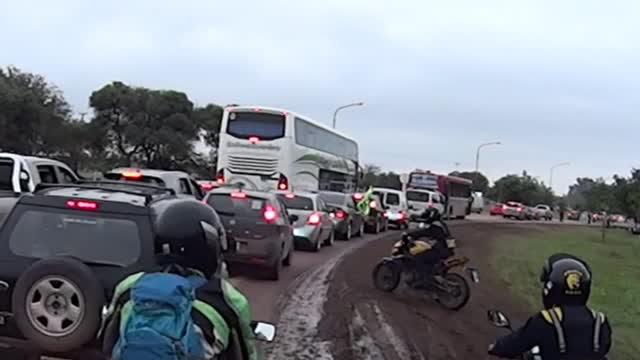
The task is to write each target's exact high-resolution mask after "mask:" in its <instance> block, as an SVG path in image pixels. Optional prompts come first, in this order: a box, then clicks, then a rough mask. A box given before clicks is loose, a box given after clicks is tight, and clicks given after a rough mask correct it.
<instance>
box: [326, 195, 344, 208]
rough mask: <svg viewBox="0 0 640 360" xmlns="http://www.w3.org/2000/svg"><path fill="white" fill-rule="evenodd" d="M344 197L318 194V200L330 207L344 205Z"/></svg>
mask: <svg viewBox="0 0 640 360" xmlns="http://www.w3.org/2000/svg"><path fill="white" fill-rule="evenodd" d="M345 196H346V195H344V194H327V193H324V194H320V199H322V201H324V202H326V203H327V204H331V205H340V206H342V205H344V198H345Z"/></svg>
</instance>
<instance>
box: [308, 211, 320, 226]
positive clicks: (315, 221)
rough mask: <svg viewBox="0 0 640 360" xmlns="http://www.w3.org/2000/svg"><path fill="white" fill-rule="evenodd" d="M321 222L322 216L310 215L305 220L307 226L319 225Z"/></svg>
mask: <svg viewBox="0 0 640 360" xmlns="http://www.w3.org/2000/svg"><path fill="white" fill-rule="evenodd" d="M321 220H322V216H321V215H320V214H318V213H312V214H311V215H309V218H308V219H307V224H309V225H319V224H320V221H321Z"/></svg>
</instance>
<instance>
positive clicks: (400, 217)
mask: <svg viewBox="0 0 640 360" xmlns="http://www.w3.org/2000/svg"><path fill="white" fill-rule="evenodd" d="M396 218H397V219H398V220H402V219H404V211H400V212H398V216H396Z"/></svg>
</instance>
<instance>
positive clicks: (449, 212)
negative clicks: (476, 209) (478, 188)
mask: <svg viewBox="0 0 640 360" xmlns="http://www.w3.org/2000/svg"><path fill="white" fill-rule="evenodd" d="M471 184H472V181H471V180H468V179H464V178H461V177H457V176H448V175H438V174H433V173H431V172H430V171H422V170H416V171H413V172H411V173H410V174H409V178H408V184H407V186H408V189H407V191H410V190H411V189H426V190H433V191H438V192H440V193H441V194H442V195H444V198H445V204H444V216H445V217H446V218H449V219H451V218H456V219H464V218H465V217H466V216H467V215H469V214H470V213H471V201H472V196H471Z"/></svg>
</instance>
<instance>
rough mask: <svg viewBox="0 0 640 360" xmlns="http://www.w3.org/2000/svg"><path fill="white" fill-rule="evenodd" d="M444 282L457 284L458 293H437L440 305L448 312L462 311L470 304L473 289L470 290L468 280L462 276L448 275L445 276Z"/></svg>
mask: <svg viewBox="0 0 640 360" xmlns="http://www.w3.org/2000/svg"><path fill="white" fill-rule="evenodd" d="M444 280H445V281H446V282H448V283H452V285H453V284H455V286H456V287H457V288H458V291H457V292H456V294H451V293H448V292H444V291H437V292H436V293H437V296H438V299H437V301H438V303H439V304H440V305H442V306H443V307H444V308H445V309H448V310H454V311H455V310H460V309H462V308H463V307H464V306H465V305H467V302H469V298H470V297H471V289H470V288H469V283H468V282H467V279H465V278H464V277H463V276H462V275H460V274H456V273H446V274H444Z"/></svg>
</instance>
